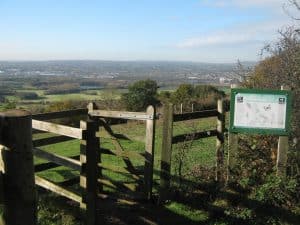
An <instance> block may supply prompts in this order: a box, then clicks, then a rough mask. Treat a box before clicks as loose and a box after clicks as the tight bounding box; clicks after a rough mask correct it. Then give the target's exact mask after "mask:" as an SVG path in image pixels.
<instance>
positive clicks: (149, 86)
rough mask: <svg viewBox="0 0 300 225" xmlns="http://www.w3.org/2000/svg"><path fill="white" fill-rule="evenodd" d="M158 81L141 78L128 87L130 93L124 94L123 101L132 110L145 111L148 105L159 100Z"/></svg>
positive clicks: (154, 103)
mask: <svg viewBox="0 0 300 225" xmlns="http://www.w3.org/2000/svg"><path fill="white" fill-rule="evenodd" d="M157 88H158V86H157V83H156V81H153V80H149V79H148V80H140V81H137V82H135V83H133V84H132V85H130V86H129V88H128V93H126V94H123V95H122V98H121V100H122V102H123V103H124V105H125V106H126V109H127V110H130V111H144V110H145V109H146V108H147V106H148V105H156V104H157V103H158V100H157V98H156V95H157Z"/></svg>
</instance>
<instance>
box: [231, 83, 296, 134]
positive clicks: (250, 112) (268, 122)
mask: <svg viewBox="0 0 300 225" xmlns="http://www.w3.org/2000/svg"><path fill="white" fill-rule="evenodd" d="M290 114H291V94H290V91H278V90H276V91H275V90H259V89H232V90H231V102H230V128H229V130H230V132H232V133H258V134H274V135H288V133H289V125H290V124H289V122H290Z"/></svg>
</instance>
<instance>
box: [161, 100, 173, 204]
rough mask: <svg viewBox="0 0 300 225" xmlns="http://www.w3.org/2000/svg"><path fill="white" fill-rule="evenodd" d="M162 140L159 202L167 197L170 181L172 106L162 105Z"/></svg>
mask: <svg viewBox="0 0 300 225" xmlns="http://www.w3.org/2000/svg"><path fill="white" fill-rule="evenodd" d="M163 110H164V112H163V139H162V149H161V165H160V194H159V195H160V196H159V202H160V203H162V202H164V201H165V200H166V199H167V198H168V195H169V189H170V180H171V154H172V137H173V110H174V108H173V104H166V105H164V109H163Z"/></svg>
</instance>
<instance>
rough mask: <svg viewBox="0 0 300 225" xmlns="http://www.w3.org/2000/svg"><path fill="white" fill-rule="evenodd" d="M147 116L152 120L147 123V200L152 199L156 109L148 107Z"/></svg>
mask: <svg viewBox="0 0 300 225" xmlns="http://www.w3.org/2000/svg"><path fill="white" fill-rule="evenodd" d="M147 114H148V115H149V116H151V118H152V119H148V120H147V122H146V143H145V148H146V149H145V154H146V155H145V172H144V179H145V194H146V198H147V199H148V200H150V199H151V198H152V185H153V161H154V144H155V119H156V118H155V108H154V107H153V106H148V108H147Z"/></svg>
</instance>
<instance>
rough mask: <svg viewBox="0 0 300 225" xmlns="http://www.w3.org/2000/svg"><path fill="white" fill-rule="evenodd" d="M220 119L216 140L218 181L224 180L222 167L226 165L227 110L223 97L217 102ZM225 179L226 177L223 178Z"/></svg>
mask: <svg viewBox="0 0 300 225" xmlns="http://www.w3.org/2000/svg"><path fill="white" fill-rule="evenodd" d="M217 110H218V113H219V115H218V120H217V142H216V177H215V179H216V181H222V168H223V166H224V129H225V112H224V102H223V99H219V100H218V102H217ZM223 180H224V179H223Z"/></svg>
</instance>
